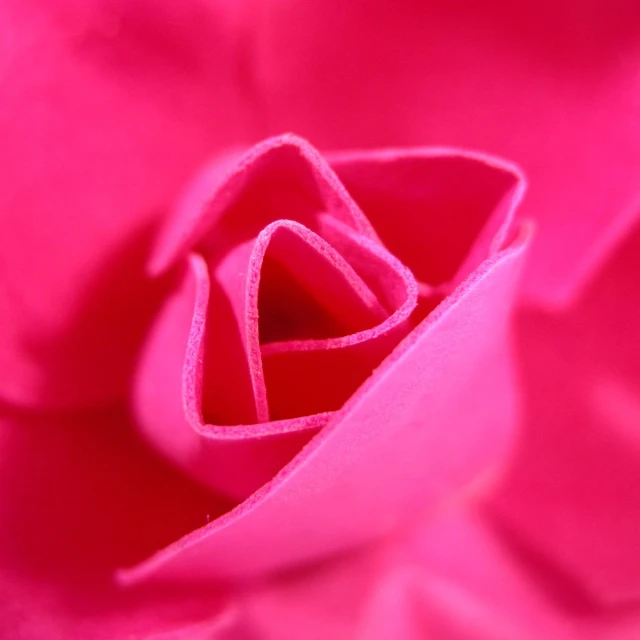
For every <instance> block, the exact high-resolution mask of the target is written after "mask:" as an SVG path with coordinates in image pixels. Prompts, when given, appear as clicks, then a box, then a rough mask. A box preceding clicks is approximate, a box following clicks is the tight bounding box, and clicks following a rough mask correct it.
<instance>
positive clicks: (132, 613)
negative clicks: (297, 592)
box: [0, 407, 236, 640]
mask: <svg viewBox="0 0 640 640" xmlns="http://www.w3.org/2000/svg"><path fill="white" fill-rule="evenodd" d="M166 500H169V503H170V504H171V508H170V509H166V506H167V504H168V503H167V502H166ZM224 508H225V505H221V504H219V503H217V502H216V501H215V500H214V499H213V498H212V497H211V495H210V494H209V493H208V492H206V491H204V490H202V489H201V488H199V487H197V486H196V485H194V484H192V483H190V482H189V481H188V480H186V479H185V478H184V477H183V476H181V475H180V474H177V473H175V472H174V471H172V470H171V468H170V467H168V465H166V464H165V463H164V462H162V461H161V460H160V459H158V458H156V457H154V456H153V455H152V454H151V453H150V452H149V450H148V449H147V448H146V447H145V446H144V445H143V444H142V443H141V442H139V441H138V440H137V439H136V438H135V436H134V434H133V431H132V429H131V426H130V424H129V422H128V420H127V418H126V413H125V412H124V411H123V410H122V409H114V410H109V411H104V410H103V411H92V412H84V413H69V414H60V415H55V414H30V413H21V412H15V411H8V410H7V409H6V408H5V407H0V638H2V640H15V639H17V638H24V639H25V640H26V639H28V640H105V639H107V638H108V639H109V640H133V639H136V640H138V639H139V640H143V639H144V640H146V639H148V638H154V639H155V638H157V639H158V640H160V639H162V640H178V639H180V640H184V639H186V638H188V639H189V640H210V638H212V637H217V636H216V635H214V634H215V633H217V632H218V631H220V632H221V630H222V629H224V628H227V627H229V626H233V624H235V617H236V611H235V609H234V606H233V603H232V602H230V600H229V597H228V594H227V593H226V592H225V591H224V590H221V589H220V588H218V587H215V586H213V585H211V586H209V587H205V588H203V587H200V588H198V589H197V590H196V589H188V588H184V587H169V588H167V589H166V590H158V589H140V590H134V591H131V590H127V591H126V592H125V591H123V590H122V589H119V588H118V587H117V586H116V585H114V584H113V580H112V577H113V571H114V569H115V567H117V566H118V565H121V564H122V563H123V562H131V561H132V560H135V559H136V558H143V557H144V556H145V555H147V554H148V553H150V552H152V551H153V550H154V549H157V548H158V547H160V546H162V545H163V544H166V543H167V542H168V541H170V540H172V539H173V538H175V536H176V535H181V534H182V533H184V532H186V531H189V530H191V529H192V528H193V527H194V526H198V525H200V524H201V523H205V522H206V521H207V519H208V518H215V516H216V515H217V514H219V513H220V512H221V511H222V510H223V509H224ZM221 637H224V636H221Z"/></svg>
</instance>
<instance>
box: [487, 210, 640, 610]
mask: <svg viewBox="0 0 640 640" xmlns="http://www.w3.org/2000/svg"><path fill="white" fill-rule="evenodd" d="M638 211H640V208H638V209H636V210H635V211H629V216H628V218H627V220H626V225H624V226H621V227H620V228H619V229H618V243H617V246H611V249H610V256H609V259H608V261H607V262H606V264H604V265H601V270H600V272H599V273H598V274H597V277H595V278H594V279H593V280H592V282H591V283H590V285H589V287H588V289H586V290H585V292H584V294H583V295H582V296H581V298H580V299H579V300H578V302H577V303H576V304H575V305H574V307H572V309H571V310H569V311H568V312H567V313H565V314H564V315H560V316H558V315H556V316H553V315H547V314H544V313H542V312H540V311H534V310H523V311H522V312H521V313H520V314H519V318H518V322H517V329H518V330H517V336H518V340H519V345H520V347H519V348H520V352H521V356H522V372H523V379H524V382H525V386H526V389H527V394H526V416H527V419H526V423H525V429H524V432H523V434H522V438H521V441H520V443H519V448H518V450H519V452H518V455H517V456H516V457H515V460H514V463H513V465H512V468H511V471H510V473H509V474H508V476H507V478H506V480H505V482H504V485H503V487H502V490H501V491H500V492H499V495H498V496H497V497H496V499H495V504H494V509H495V510H496V511H497V512H498V513H499V514H500V516H501V520H502V521H503V522H506V523H507V526H508V528H509V529H510V530H512V532H513V533H514V534H515V535H516V536H517V537H518V538H520V539H521V540H522V541H524V543H525V544H527V545H529V546H531V547H532V548H533V549H535V550H536V552H537V553H539V554H541V555H542V556H543V557H545V558H546V559H547V561H549V562H551V563H553V564H556V565H558V566H560V567H561V568H562V569H563V570H564V571H566V572H568V573H569V574H570V575H572V576H574V578H575V579H576V580H577V581H578V582H579V583H580V585H581V586H582V588H583V589H584V590H585V591H586V592H588V593H590V594H591V596H595V597H596V598H597V599H599V600H601V601H602V602H606V603H610V604H611V603H622V602H625V601H627V602H628V601H634V602H636V601H637V600H638V598H639V597H640V549H639V548H638V530H639V527H640V494H639V493H638V484H639V482H640V430H639V429H638V426H639V425H640V304H639V302H638V300H639V297H638V274H639V273H640V226H639V224H638V221H639V220H640V217H639V215H638ZM600 258H601V260H603V259H604V256H601V257H600Z"/></svg>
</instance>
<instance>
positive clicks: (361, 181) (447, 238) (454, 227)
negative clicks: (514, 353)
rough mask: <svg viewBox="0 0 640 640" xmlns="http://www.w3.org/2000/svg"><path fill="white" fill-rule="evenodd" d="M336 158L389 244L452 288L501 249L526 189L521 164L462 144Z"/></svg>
mask: <svg viewBox="0 0 640 640" xmlns="http://www.w3.org/2000/svg"><path fill="white" fill-rule="evenodd" d="M329 157H330V160H331V166H332V167H333V169H334V170H335V172H336V173H337V175H338V177H339V178H340V180H342V182H343V184H344V186H345V187H346V189H347V191H348V192H349V194H350V195H351V197H352V198H353V199H354V200H355V201H356V202H357V203H358V205H359V206H360V208H361V209H362V211H364V212H365V215H366V216H367V219H368V220H369V221H370V222H371V225H372V226H373V228H374V229H375V230H376V233H377V234H378V236H379V237H380V239H381V240H382V242H383V243H384V244H385V245H386V246H387V247H388V248H389V250H390V251H391V252H392V253H393V254H394V255H395V256H397V257H398V258H399V259H400V260H401V261H402V262H403V263H404V264H405V265H406V266H407V267H409V269H411V271H412V273H413V275H414V276H415V277H416V278H417V279H418V280H419V281H420V282H422V283H424V284H427V285H429V286H432V287H433V286H441V285H449V286H450V287H451V289H452V288H453V287H454V286H455V285H457V284H459V283H460V282H462V280H464V279H465V278H466V277H467V276H468V275H469V273H471V271H473V269H475V268H476V267H477V266H478V265H479V264H480V263H481V262H482V261H483V260H484V259H486V258H487V257H488V256H490V255H491V253H492V251H494V250H496V248H498V247H500V245H501V244H502V243H503V242H504V239H505V237H508V236H509V234H510V230H511V228H512V226H513V219H514V212H515V210H516V208H518V206H519V205H520V201H521V200H522V196H523V194H524V191H525V188H526V186H525V181H524V176H523V175H522V173H521V172H520V170H519V169H518V168H517V167H515V166H514V165H511V164H509V163H507V162H504V161H501V160H499V159H497V158H492V157H489V156H485V155H482V154H479V153H472V152H463V151H460V150H456V149H446V148H430V149H415V150H409V151H407V150H400V149H398V150H392V149H388V150H385V151H382V152H376V151H373V152H352V153H340V154H333V155H331V156H329ZM390 212H392V214H390ZM451 289H450V290H451Z"/></svg>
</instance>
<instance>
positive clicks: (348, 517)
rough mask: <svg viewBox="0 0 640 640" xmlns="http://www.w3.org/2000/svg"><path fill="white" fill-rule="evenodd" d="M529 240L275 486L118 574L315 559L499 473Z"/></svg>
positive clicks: (457, 298)
mask: <svg viewBox="0 0 640 640" xmlns="http://www.w3.org/2000/svg"><path fill="white" fill-rule="evenodd" d="M525 244H526V242H525V239H524V238H523V237H520V239H519V240H518V241H517V242H516V243H515V244H514V245H513V246H511V247H509V248H506V249H504V250H502V251H500V252H499V253H498V254H496V255H495V256H494V257H492V258H491V259H489V260H488V261H487V262H485V263H484V264H483V266H482V267H481V268H480V269H478V270H477V271H476V272H474V274H473V275H472V276H471V278H470V279H468V280H467V281H465V283H463V285H461V286H460V287H459V288H458V289H457V290H456V292H455V293H454V294H453V295H452V296H451V297H450V298H449V299H448V300H447V301H445V303H443V304H442V305H441V306H440V308H439V310H438V311H437V312H435V313H433V314H431V315H430V316H429V317H428V318H427V319H426V320H425V321H424V322H423V323H422V324H421V325H420V327H418V328H417V329H416V330H415V331H414V332H413V333H412V334H411V335H410V336H409V337H408V338H407V339H406V340H405V341H404V342H403V343H401V345H400V346H399V347H398V348H397V350H396V351H395V352H394V354H393V355H392V356H391V357H390V358H388V359H387V360H386V361H385V362H384V363H383V365H382V366H381V367H380V368H379V369H378V371H377V372H376V375H375V376H374V377H373V378H371V379H370V380H368V381H367V383H365V385H364V386H363V387H362V388H361V389H360V390H359V391H358V392H357V393H356V394H355V395H354V396H353V398H351V400H350V401H349V402H348V403H347V404H346V405H345V407H344V408H343V410H341V411H340V412H339V413H338V414H336V415H335V417H333V418H331V419H330V420H329V422H328V424H327V425H326V426H325V428H324V429H323V430H322V431H321V432H320V433H319V434H318V436H317V437H316V438H315V439H314V440H312V441H311V442H310V443H309V445H308V446H307V447H305V448H304V449H303V451H302V452H301V453H300V454H299V455H298V456H297V457H296V458H295V459H294V460H293V461H292V463H291V464H290V465H288V466H286V467H285V468H284V469H283V470H282V471H281V472H280V473H279V474H278V475H277V476H276V477H275V478H274V480H273V481H271V482H270V483H268V484H267V485H265V486H264V487H263V488H262V489H260V490H259V491H258V492H257V493H256V494H254V496H252V497H251V498H250V499H249V500H247V501H245V502H244V503H243V504H241V505H240V506H239V507H237V508H236V509H235V510H233V511H231V512H230V513H228V514H226V515H225V516H224V517H222V518H220V519H218V520H217V521H215V522H213V523H211V524H210V525H208V526H206V527H204V528H202V529H200V530H197V531H194V532H193V533H192V534H190V535H188V536H186V537H185V538H183V539H181V540H180V541H178V542H176V543H175V544H174V545H172V546H170V547H168V548H167V549H165V550H163V551H161V552H159V553H158V554H156V555H155V556H153V557H152V558H151V559H149V560H148V561H146V562H145V563H143V564H142V565H139V566H137V567H136V568H134V569H130V570H127V571H125V572H123V573H122V575H121V577H122V579H123V580H124V581H125V582H127V583H132V582H139V581H145V580H153V579H155V578H161V577H162V578H168V577H179V578H181V579H194V578H199V577H211V576H223V575H242V574H247V573H257V572H261V571H265V570H268V569H274V568H278V567H283V566H287V565H291V564H292V563H295V562H300V561H305V560H311V559H313V558H317V557H320V556H323V555H326V554H327V553H331V552H335V551H337V550H340V549H345V548H348V547H351V546H353V545H355V544H357V543H361V542H363V541H365V540H367V539H371V538H374V537H376V536H379V535H381V534H383V533H386V532H388V531H389V530H391V529H392V528H393V527H395V526H397V525H398V524H399V523H400V522H402V521H403V520H405V519H406V518H408V517H411V516H413V515H415V513H416V512H421V511H425V510H429V509H431V508H433V507H434V506H435V505H436V504H438V503H439V502H441V501H442V500H444V499H446V498H450V497H451V495H452V494H455V493H456V492H457V491H460V490H461V489H463V488H464V487H465V486H467V485H468V484H469V483H470V482H473V481H474V480H477V479H478V477H480V476H483V475H484V474H487V473H489V472H491V471H492V470H493V469H494V467H495V465H496V464H497V463H499V462H500V460H501V458H502V456H503V454H504V452H505V448H506V447H507V446H508V444H509V441H510V439H511V435H512V434H511V429H512V427H513V424H514V411H515V396H514V392H515V389H514V386H513V384H514V381H513V378H512V375H511V362H510V355H509V350H508V340H507V338H506V335H507V334H506V326H507V324H506V323H507V318H508V311H509V308H510V306H511V301H512V299H513V294H514V285H515V282H516V276H517V273H518V271H519V267H520V266H521V262H522V258H523V255H524V248H525ZM363 488H365V489H366V490H364V491H363Z"/></svg>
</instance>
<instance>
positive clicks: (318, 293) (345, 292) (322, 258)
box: [258, 221, 388, 344]
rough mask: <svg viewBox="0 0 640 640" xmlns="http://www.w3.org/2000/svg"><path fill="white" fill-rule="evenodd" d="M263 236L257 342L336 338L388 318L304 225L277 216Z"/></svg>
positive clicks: (355, 277)
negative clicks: (270, 230)
mask: <svg viewBox="0 0 640 640" xmlns="http://www.w3.org/2000/svg"><path fill="white" fill-rule="evenodd" d="M285 225H286V226H285ZM264 237H265V239H266V238H267V237H268V242H269V246H268V250H267V251H266V253H265V254H264V257H263V261H262V268H261V273H260V286H259V296H258V316H259V326H260V342H261V344H266V343H269V342H277V341H283V340H303V339H324V338H335V337H339V336H344V335H348V334H351V333H354V332H357V331H362V330H364V329H368V328H371V327H373V326H375V325H376V324H379V323H380V322H381V321H383V320H384V319H385V318H386V317H387V315H388V314H387V312H386V311H385V309H384V308H383V306H382V305H381V304H380V303H379V302H378V300H377V298H376V296H375V295H374V294H373V292H372V291H371V289H370V288H369V287H368V286H367V285H366V284H365V282H364V281H363V280H362V278H361V277H360V276H359V275H358V274H357V273H356V272H355V270H354V269H353V268H352V267H351V266H350V265H349V263H348V262H347V261H346V260H345V259H344V258H343V257H342V256H340V254H339V253H337V252H336V251H335V249H333V248H332V247H331V246H330V245H328V244H327V243H326V242H324V241H323V240H322V239H321V238H319V237H318V236H316V235H315V234H313V233H312V232H310V231H309V230H308V229H305V228H304V227H302V226H301V225H297V224H296V223H290V222H287V221H282V222H281V223H280V224H279V226H278V227H277V230H276V231H275V232H274V233H273V234H272V235H269V236H267V235H266V234H265V236H264Z"/></svg>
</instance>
